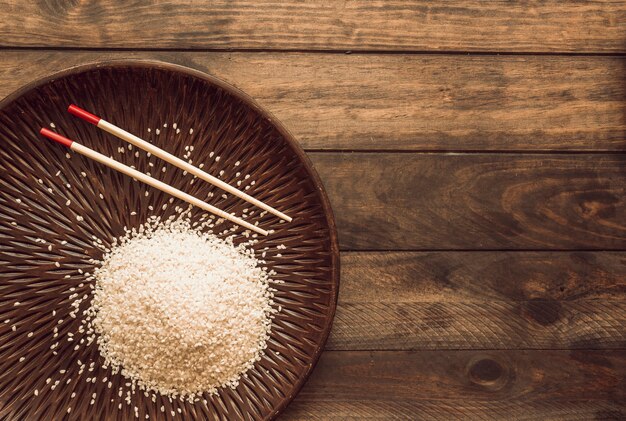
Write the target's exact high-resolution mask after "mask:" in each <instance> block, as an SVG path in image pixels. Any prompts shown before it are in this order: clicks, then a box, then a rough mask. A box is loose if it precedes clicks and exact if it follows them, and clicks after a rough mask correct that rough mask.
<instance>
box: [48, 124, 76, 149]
mask: <svg viewBox="0 0 626 421" xmlns="http://www.w3.org/2000/svg"><path fill="white" fill-rule="evenodd" d="M39 133H41V135H42V136H44V137H47V138H48V139H51V140H54V141H55V142H57V143H60V144H61V145H63V146H67V147H68V148H71V147H72V143H74V141H73V140H70V139H68V138H67V137H65V136H61V135H60V134H58V133H55V132H53V131H52V130H48V129H46V128H45V127H43V128H42V129H41V130H39Z"/></svg>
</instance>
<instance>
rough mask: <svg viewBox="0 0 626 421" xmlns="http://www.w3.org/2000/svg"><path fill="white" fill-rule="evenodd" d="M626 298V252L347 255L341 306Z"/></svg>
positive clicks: (380, 253)
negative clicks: (345, 304)
mask: <svg viewBox="0 0 626 421" xmlns="http://www.w3.org/2000/svg"><path fill="white" fill-rule="evenodd" d="M625 299H626V253H625V252H569V253H568V252H491V251H489V252H343V253H342V254H341V294H340V296H339V302H340V304H343V303H348V304H354V303H362V304H365V303H374V304H383V303H387V304H388V303H399V302H405V303H432V302H446V303H450V304H451V305H454V304H455V303H490V302H495V301H506V302H523V301H533V300H544V301H560V302H563V303H566V302H574V301H582V300H598V301H602V300H625Z"/></svg>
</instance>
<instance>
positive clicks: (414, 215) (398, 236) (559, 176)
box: [309, 153, 626, 250]
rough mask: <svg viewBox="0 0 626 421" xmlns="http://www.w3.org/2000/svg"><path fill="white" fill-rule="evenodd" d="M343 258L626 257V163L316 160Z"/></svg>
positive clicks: (545, 158) (322, 156)
mask: <svg viewBox="0 0 626 421" xmlns="http://www.w3.org/2000/svg"><path fill="white" fill-rule="evenodd" d="M309 156H310V157H311V158H312V159H313V162H314V164H315V166H316V169H317V171H318V172H319V173H320V175H321V177H322V180H323V182H324V185H325V187H326V189H327V192H328V194H329V196H330V200H331V203H332V205H333V211H334V213H335V218H336V220H337V227H338V231H339V241H340V246H341V247H342V249H343V250H364V249H365V250H394V249H395V250H402V249H405V250H406V249H412V250H424V249H428V250H431V249H437V250H446V249H448V250H449V249H477V250H481V249H483V250H485V249H512V250H513V249H518V250H519V249H537V250H550V249H572V250H575V249H601V250H609V249H614V250H623V249H624V248H626V225H624V221H626V207H625V206H624V200H625V197H626V195H625V193H626V178H625V177H624V174H625V168H626V156H624V155H584V154H581V155H517V154H513V155H501V154H470V155H465V154H413V153H409V154H407V153H402V154H399V153H349V154H348V153H346V154H328V153H312V154H309Z"/></svg>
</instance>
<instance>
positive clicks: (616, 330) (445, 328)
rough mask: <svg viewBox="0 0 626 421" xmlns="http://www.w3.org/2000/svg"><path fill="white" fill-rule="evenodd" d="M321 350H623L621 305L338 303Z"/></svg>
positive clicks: (625, 310)
mask: <svg viewBox="0 0 626 421" xmlns="http://www.w3.org/2000/svg"><path fill="white" fill-rule="evenodd" d="M399 299H400V300H401V299H402V298H401V297H399ZM326 348H327V349H333V350H352V349H358V350H425V349H432V350H435V349H439V350H441V349H613V348H624V349H626V301H608V300H590V301H587V300H581V301H576V302H563V303H561V302H559V301H555V300H551V301H546V300H531V301H522V302H514V303H511V302H502V301H494V302H484V303H458V302H457V303H454V302H452V303H450V302H429V303H425V302H417V303H412V302H398V303H342V304H341V305H339V307H338V308H337V313H336V316H335V320H334V324H333V330H332V332H331V336H330V339H329V341H328V343H327V345H326Z"/></svg>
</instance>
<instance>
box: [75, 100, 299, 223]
mask: <svg viewBox="0 0 626 421" xmlns="http://www.w3.org/2000/svg"><path fill="white" fill-rule="evenodd" d="M67 110H68V111H69V112H70V114H72V115H75V116H76V117H79V118H81V119H83V120H85V121H87V122H89V123H91V124H93V125H95V126H96V127H98V128H100V129H102V130H104V131H106V132H108V133H111V134H112V135H113V136H116V137H118V138H120V139H122V140H125V141H127V142H128V143H130V144H132V145H134V146H137V147H138V148H141V149H143V150H144V151H146V152H150V153H151V154H152V155H154V156H156V157H158V158H161V159H162V160H164V161H166V162H169V163H170V164H172V165H174V166H176V167H178V168H180V169H183V170H185V171H187V172H188V173H190V174H192V175H195V176H197V177H198V178H200V179H202V180H204V181H206V182H208V183H211V184H213V185H214V186H217V187H219V188H221V189H222V190H225V191H227V192H228V193H231V194H232V195H234V196H237V197H239V198H240V199H243V200H245V201H246V202H249V203H251V204H253V205H255V206H257V207H259V208H261V209H263V210H265V211H268V212H269V213H271V214H273V215H276V216H277V217H279V218H281V219H284V220H285V221H287V222H291V220H292V218H291V217H290V216H288V215H285V214H284V213H283V212H281V211H279V210H278V209H274V208H273V207H271V206H269V205H267V204H265V203H263V202H261V201H260V200H258V199H255V198H254V197H252V196H250V195H249V194H247V193H244V192H242V191H241V190H238V189H236V188H235V187H233V186H231V185H230V184H228V183H225V182H223V181H222V180H220V179H219V178H216V177H214V176H212V175H211V174H209V173H207V172H205V171H203V170H201V169H200V168H198V167H195V166H193V165H191V164H189V163H188V162H185V161H183V160H182V159H180V158H178V157H176V156H174V155H172V154H171V153H169V152H167V151H164V150H163V149H161V148H158V147H156V146H154V145H153V144H152V143H150V142H146V141H145V140H143V139H141V138H139V137H137V136H135V135H134V134H132V133H129V132H127V131H126V130H124V129H122V128H120V127H117V126H116V125H114V124H112V123H109V122H108V121H106V120H104V119H102V118H101V117H98V116H96V115H94V114H91V113H90V112H89V111H85V110H83V109H82V108H80V107H78V106H76V105H74V104H72V105H70V106H69V107H68V109H67Z"/></svg>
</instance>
